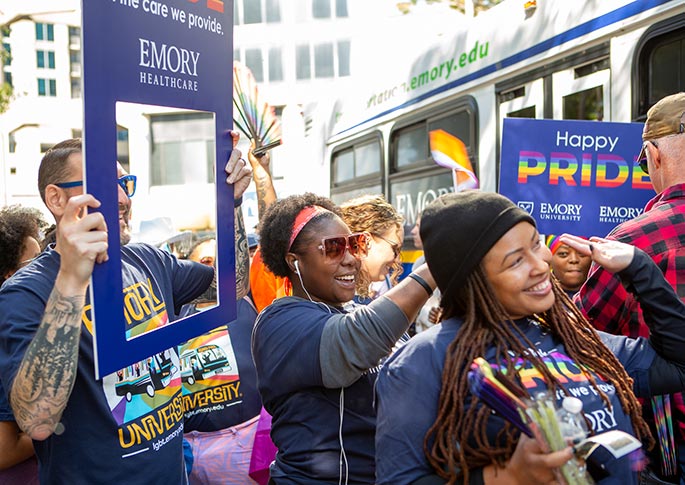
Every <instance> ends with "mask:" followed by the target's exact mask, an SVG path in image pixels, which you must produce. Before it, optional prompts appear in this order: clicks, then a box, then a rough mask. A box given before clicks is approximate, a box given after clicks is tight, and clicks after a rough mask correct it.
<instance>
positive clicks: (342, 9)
mask: <svg viewBox="0 0 685 485" xmlns="http://www.w3.org/2000/svg"><path fill="white" fill-rule="evenodd" d="M335 16H336V17H338V18H345V17H348V15H347V0H335Z"/></svg>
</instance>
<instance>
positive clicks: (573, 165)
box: [499, 118, 655, 237]
mask: <svg viewBox="0 0 685 485" xmlns="http://www.w3.org/2000/svg"><path fill="white" fill-rule="evenodd" d="M642 128H643V125H642V124H641V123H613V122H597V121H556V120H536V119H523V118H507V119H505V120H504V128H503V136H502V152H501V166H500V183H499V192H500V193H501V194H502V195H505V196H506V197H508V198H509V199H511V200H512V201H513V202H514V203H515V204H517V205H518V206H519V207H522V208H523V209H525V210H527V211H528V212H530V213H531V214H532V216H533V217H534V218H535V220H536V221H537V224H538V230H539V231H540V233H541V234H561V233H564V232H569V233H572V234H577V235H580V236H586V237H587V236H605V235H606V234H608V233H609V232H610V231H611V230H612V229H613V228H614V227H615V226H616V225H618V224H620V223H622V222H624V221H626V220H628V219H632V218H634V217H636V216H638V215H640V214H642V212H643V211H644V207H645V204H646V203H647V202H648V201H649V200H650V199H651V198H652V197H654V195H655V194H654V190H653V188H652V185H651V183H650V181H649V175H647V174H645V173H643V172H642V170H641V169H640V167H639V166H637V165H636V164H635V159H636V157H637V154H638V153H639V151H640V146H641V143H642Z"/></svg>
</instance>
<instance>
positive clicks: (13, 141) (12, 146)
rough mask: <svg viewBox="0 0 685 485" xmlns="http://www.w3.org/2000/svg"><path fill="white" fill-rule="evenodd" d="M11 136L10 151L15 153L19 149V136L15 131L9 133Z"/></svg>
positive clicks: (9, 136)
mask: <svg viewBox="0 0 685 485" xmlns="http://www.w3.org/2000/svg"><path fill="white" fill-rule="evenodd" d="M8 138H9V151H10V153H15V152H16V151H17V137H16V136H15V135H14V133H10V134H9V135H8Z"/></svg>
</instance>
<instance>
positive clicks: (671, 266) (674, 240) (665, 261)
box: [575, 184, 685, 441]
mask: <svg viewBox="0 0 685 485" xmlns="http://www.w3.org/2000/svg"><path fill="white" fill-rule="evenodd" d="M607 238H608V239H615V240H617V241H621V242H624V243H628V244H632V245H634V246H636V247H639V248H640V249H642V250H644V251H645V252H646V253H647V254H648V255H649V256H650V257H651V258H652V259H653V260H654V262H655V263H656V264H657V265H658V266H659V268H660V269H661V272H662V273H663V274H664V276H665V277H666V280H667V281H668V282H669V283H670V284H671V286H672V287H673V288H674V289H675V290H676V292H677V293H678V296H680V298H681V299H682V300H683V301H685V184H678V185H673V186H671V187H669V188H667V189H666V190H664V191H663V192H662V193H661V194H658V195H657V196H656V197H654V198H653V199H652V200H650V201H649V202H648V203H647V205H646V206H645V210H644V212H643V213H642V214H641V215H640V216H638V217H636V218H635V219H631V220H629V221H625V222H623V223H622V224H619V225H618V226H616V228H614V230H612V231H611V233H610V234H609V235H608V236H607ZM575 303H576V305H578V307H579V308H580V310H581V311H582V312H583V314H584V315H585V316H586V317H587V319H588V320H589V321H590V322H592V324H593V325H594V326H595V328H597V330H602V331H604V332H607V333H612V334H617V335H627V336H629V337H638V336H642V337H647V336H649V328H648V327H647V325H646V324H645V321H644V318H643V316H642V309H641V308H640V303H639V300H638V299H636V298H635V296H634V295H632V294H631V293H629V292H628V291H626V289H625V288H624V287H623V285H621V280H620V278H619V277H618V276H616V275H614V274H612V273H610V272H609V271H607V270H605V269H604V268H602V267H600V266H598V265H596V264H594V263H593V264H592V267H591V268H590V273H589V275H588V279H587V281H586V282H585V284H584V285H583V287H582V288H581V289H580V291H579V292H578V294H576V296H575ZM683 351H684V352H685V349H683ZM674 403H675V408H676V409H675V410H674V412H673V417H674V419H675V421H676V422H677V423H678V428H679V429H680V433H679V435H680V438H681V441H685V403H684V402H683V395H682V394H678V395H675V396H674Z"/></svg>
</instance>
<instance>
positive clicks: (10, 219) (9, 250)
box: [0, 205, 48, 281]
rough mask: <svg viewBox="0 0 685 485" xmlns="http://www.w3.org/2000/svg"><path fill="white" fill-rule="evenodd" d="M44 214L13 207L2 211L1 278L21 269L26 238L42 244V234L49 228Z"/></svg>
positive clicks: (36, 210) (0, 235) (0, 217)
mask: <svg viewBox="0 0 685 485" xmlns="http://www.w3.org/2000/svg"><path fill="white" fill-rule="evenodd" d="M47 225H48V224H47V222H45V220H44V219H43V214H42V213H41V212H40V211H39V210H38V209H35V208H33V207H22V206H20V205H11V206H8V207H4V208H3V209H1V210H0V278H2V281H4V280H5V275H6V274H7V273H9V272H14V271H16V270H17V269H19V265H20V264H21V261H20V260H19V258H21V255H22V253H23V252H24V250H25V249H26V238H27V237H32V238H34V239H35V240H36V241H38V242H40V240H41V235H40V232H41V231H42V230H43V229H44V228H45V227H46V226H47Z"/></svg>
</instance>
